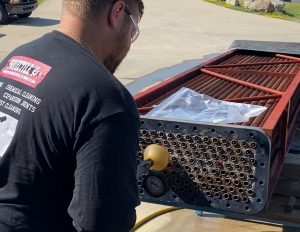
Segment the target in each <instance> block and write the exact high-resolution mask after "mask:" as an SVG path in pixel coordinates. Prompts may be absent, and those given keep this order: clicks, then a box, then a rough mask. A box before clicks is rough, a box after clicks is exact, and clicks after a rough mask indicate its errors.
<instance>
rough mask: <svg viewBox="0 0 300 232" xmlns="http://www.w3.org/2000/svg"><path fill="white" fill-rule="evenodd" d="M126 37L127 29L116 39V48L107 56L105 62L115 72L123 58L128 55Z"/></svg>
mask: <svg viewBox="0 0 300 232" xmlns="http://www.w3.org/2000/svg"><path fill="white" fill-rule="evenodd" d="M124 38H125V30H124V31H123V32H122V33H120V34H119V36H118V37H117V40H116V46H115V49H114V50H113V51H112V53H111V54H110V55H109V56H107V57H106V59H105V60H104V62H103V64H104V66H105V67H106V68H107V69H108V70H109V71H110V72H111V73H112V74H114V73H115V71H116V70H117V68H118V67H119V65H120V64H121V62H122V61H123V59H124V58H125V57H126V55H127V53H128V50H129V49H128V48H127V46H126V40H125V39H124Z"/></svg>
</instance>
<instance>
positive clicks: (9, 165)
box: [0, 31, 139, 232]
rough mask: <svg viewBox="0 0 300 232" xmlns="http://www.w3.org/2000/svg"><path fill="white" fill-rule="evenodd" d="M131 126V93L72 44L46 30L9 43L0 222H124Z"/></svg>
mask: <svg viewBox="0 0 300 232" xmlns="http://www.w3.org/2000/svg"><path fill="white" fill-rule="evenodd" d="M138 129H139V116H138V113H137V110H136V105H135V103H134V101H133V99H132V96H131V95H130V94H129V92H128V91H127V90H126V89H125V88H124V86H123V85H122V84H121V83H120V82H119V81H118V80H117V79H116V78H115V77H114V76H113V75H112V74H111V73H109V72H108V71H107V70H106V68H105V67H104V66H103V65H102V64H101V63H100V62H98V60H97V59H96V58H95V57H94V56H93V55H92V54H90V53H89V51H88V50H87V49H86V48H85V47H83V46H82V45H80V44H78V43H77V42H75V41H73V40H72V39H70V38H69V37H67V36H65V35H64V34H62V33H60V32H57V31H54V32H51V33H49V34H46V35H45V36H43V37H42V38H40V39H38V40H35V41H33V42H31V43H28V44H26V45H23V46H21V47H19V48H17V49H16V50H14V51H13V52H12V53H11V54H9V56H8V57H7V58H5V59H4V60H3V61H2V63H1V64H0V231H1V232H7V231H22V232H25V231H26V232H27V231H30V232H35V231H38V232H45V231H51V232H52V231H53V232H60V231H63V232H68V231H76V229H77V230H78V231H128V230H129V229H130V228H131V227H132V226H133V225H134V223H135V218H136V217H135V207H136V206H137V205H138V204H139V198H138V192H137V186H136V158H135V155H136V150H137V147H138ZM75 228H76V229H75Z"/></svg>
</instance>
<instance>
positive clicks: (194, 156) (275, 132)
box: [134, 50, 300, 214]
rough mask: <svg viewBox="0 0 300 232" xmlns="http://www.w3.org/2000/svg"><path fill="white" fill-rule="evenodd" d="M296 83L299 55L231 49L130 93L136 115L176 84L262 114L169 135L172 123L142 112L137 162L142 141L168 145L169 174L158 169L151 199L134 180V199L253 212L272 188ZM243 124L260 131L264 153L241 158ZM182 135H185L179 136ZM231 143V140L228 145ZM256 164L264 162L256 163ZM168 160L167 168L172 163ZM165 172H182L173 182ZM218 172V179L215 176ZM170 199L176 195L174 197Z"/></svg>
mask: <svg viewBox="0 0 300 232" xmlns="http://www.w3.org/2000/svg"><path fill="white" fill-rule="evenodd" d="M299 81H300V58H299V57H296V56H291V55H286V54H275V53H266V52H253V51H243V50H242V51H240V50H237V51H229V52H227V53H225V54H222V55H221V56H219V57H217V58H215V59H213V60H211V61H208V62H206V63H205V64H202V65H199V66H198V67H195V68H193V69H191V70H188V71H186V72H184V73H182V74H179V75H177V76H175V77H173V78H171V79H169V80H167V81H164V82H162V83H159V84H158V85H155V86H152V87H151V88H149V89H148V90H146V91H144V92H141V93H139V94H137V95H136V96H135V97H134V98H135V100H136V103H137V105H138V108H139V112H140V114H141V115H144V114H145V113H147V112H148V111H149V110H151V109H152V108H153V106H154V105H157V104H159V103H160V102H161V101H163V100H164V99H166V98H167V97H168V96H170V95H171V94H173V93H174V92H176V91H177V90H178V89H180V88H181V87H187V88H190V89H192V90H194V91H196V92H198V93H201V94H207V95H209V96H211V97H214V98H217V99H220V100H227V101H232V102H243V103H251V104H256V105H262V106H266V107H267V110H266V111H265V112H264V113H262V114H261V115H259V116H258V117H255V118H252V119H251V120H250V121H249V122H246V123H236V124H234V125H229V124H225V125H222V126H223V127H222V128H223V129H222V130H221V131H222V133H221V132H219V133H218V134H217V135H209V136H208V135H205V133H204V132H201V134H198V135H195V133H194V132H195V131H193V130H189V129H186V128H185V129H184V130H181V129H182V127H181V126H180V128H181V129H180V130H178V131H177V132H176V130H175V131H173V130H171V129H170V125H173V123H172V122H167V121H166V120H163V121H162V120H159V119H156V120H155V119H154V121H153V120H150V119H147V117H146V118H145V117H143V120H144V121H143V122H144V124H143V125H142V129H143V130H144V131H141V139H140V151H139V154H140V156H139V157H138V159H141V154H142V152H143V149H144V148H145V146H146V145H147V144H151V143H158V144H160V145H162V146H165V147H167V148H168V151H169V154H170V164H169V169H171V172H170V173H164V174H162V173H160V174H158V176H159V178H161V179H163V180H164V181H162V182H163V183H165V184H166V186H168V188H169V190H168V191H166V193H164V195H163V196H160V197H157V198H155V197H153V196H151V194H150V195H149V194H148V193H147V188H146V189H143V186H144V183H143V180H144V179H143V180H141V181H140V183H139V185H140V188H141V199H142V200H145V201H150V202H157V203H161V204H171V205H174V204H175V205H176V204H179V205H180V206H181V207H186V208H197V207H212V208H215V209H220V210H227V211H234V212H240V213H246V214H256V213H257V212H259V211H261V210H262V209H263V208H264V206H265V205H266V204H267V202H268V200H269V199H270V197H271V195H272V193H273V191H274V188H275V185H276V183H277V180H278V176H279V173H280V170H281V168H282V165H283V160H284V156H285V154H286V152H287V149H288V147H289V141H290V140H291V138H292V137H293V134H294V132H295V121H296V120H295V119H296V115H297V114H298V112H299V109H300V108H299V107H298V106H299V104H300V90H299V88H298V87H299ZM174 123H175V126H176V125H177V126H178V125H179V124H180V125H183V124H184V123H183V122H177V124H176V122H174ZM178 123H179V124H178ZM182 123H183V124H182ZM184 125H185V124H184ZM187 125H189V126H190V127H192V128H193V127H195V126H193V125H195V123H194V122H187ZM189 126H187V127H189ZM197 127H201V128H202V130H203V131H205V128H211V125H209V124H205V123H202V124H201V126H199V125H198V126H197ZM231 127H236V128H237V129H236V130H238V131H239V132H238V133H235V136H236V137H234V139H233V138H232V137H231V135H230V133H231V132H230V131H233V130H231V129H230V128H231ZM216 128H219V127H218V126H217V125H215V127H214V128H213V129H214V130H215V131H216V130H217V129H216ZM238 128H240V130H239V129H238ZM250 128H252V129H253V128H256V129H257V130H260V131H262V132H264V133H265V138H264V139H261V138H260V139H261V141H260V142H259V146H260V147H262V148H263V149H265V151H263V150H256V149H254V150H253V149H252V150H251V149H250V150H251V151H250V153H251V154H255V155H254V156H253V157H247V154H246V153H247V151H248V152H249V149H247V148H246V147H244V145H243V144H248V145H249V144H251V141H252V140H253V139H252V138H251V137H247V138H243V136H245V135H249V133H248V130H249V129H250ZM209 130H210V129H209ZM219 131H220V129H219ZM224 131H227V132H226V133H225V132H224ZM157 132H159V133H160V135H159V134H157ZM143 133H144V134H143ZM168 135H170V136H171V135H173V136H175V137H174V138H176V136H179V137H180V138H177V140H178V139H179V140H180V141H177V140H176V139H175V140H176V141H175V140H174V141H170V138H169V137H168ZM195 136H197V137H198V138H199V140H197V141H195V139H193V138H194V137H195ZM185 137H189V138H188V139H183V138H185ZM204 140H207V141H204ZM222 141H227V142H228V146H227V147H226V144H225V143H222ZM233 141H234V143H235V144H233V143H232V142H233ZM249 141H250V142H249ZM258 141H259V140H257V144H258ZM219 143H220V144H219ZM266 149H267V150H268V151H267V152H266ZM261 151H262V153H261ZM265 154H266V155H265ZM244 155H245V157H244ZM261 159H263V160H261ZM245 160H246V163H245ZM174 163H176V164H174ZM262 163H263V164H264V167H262V166H260V164H262ZM173 164H174V165H175V166H172V165H173ZM261 168H265V169H264V170H268V171H267V172H265V173H263V174H262V172H260V171H259V170H261ZM173 169H174V170H175V171H176V173H177V172H178V173H179V172H180V171H182V172H184V173H185V175H184V177H183V179H184V180H182V181H183V182H182V181H179V184H178V185H177V186H175V187H174V186H173V185H172V184H170V183H171V182H170V183H169V182H168V179H172V172H174V170H173ZM246 169H247V170H248V171H247V170H246ZM191 170H192V171H191ZM249 170H250V174H249ZM221 172H222V174H223V176H222V175H220V173H221ZM152 174H154V175H156V174H157V173H152ZM217 175H220V176H217ZM249 176H250V177H251V178H250V180H249ZM207 177H209V180H207ZM199 178H200V179H199ZM146 179H147V178H146ZM241 179H244V181H241ZM259 180H260V181H261V182H260V181H259ZM185 182H186V184H184V183H185ZM245 183H246V185H245ZM257 183H263V185H261V186H260V187H257V186H259V184H258V185H255V184H257ZM247 184H249V186H250V188H249V186H248V185H247ZM172 186H173V187H172ZM251 186H252V187H251ZM254 186H256V187H255V188H254ZM195 188H196V190H197V191H198V193H199V191H200V193H201V194H200V195H198V197H196V196H195V193H194V192H195V191H194V192H193V191H192V190H193V189H194V190H195ZM180 189H181V190H182V189H184V190H185V191H184V192H185V193H184V194H182V195H181V196H180V195H177V194H176V191H179V192H180ZM186 191H187V193H186ZM189 191H190V194H189ZM197 191H196V192H197ZM173 196H177V198H176V199H174V197H173ZM172 197H173V198H172ZM193 200H194V202H193ZM207 203H209V204H208V205H209V206H207Z"/></svg>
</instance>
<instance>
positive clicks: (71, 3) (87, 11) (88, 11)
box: [63, 0, 144, 19]
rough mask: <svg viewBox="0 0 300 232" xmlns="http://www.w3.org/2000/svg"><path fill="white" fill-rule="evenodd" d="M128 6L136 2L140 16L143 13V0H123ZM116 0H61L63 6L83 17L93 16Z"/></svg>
mask: <svg viewBox="0 0 300 232" xmlns="http://www.w3.org/2000/svg"><path fill="white" fill-rule="evenodd" d="M124 1H125V2H126V3H127V4H129V6H132V5H134V3H135V4H138V8H139V13H140V18H142V16H143V13H144V3H143V0H124ZM115 2H116V0H63V7H64V8H65V9H67V10H68V11H70V12H71V13H73V14H75V15H78V16H80V17H82V18H84V19H88V18H90V19H93V18H95V17H96V16H97V15H98V14H99V12H101V10H104V9H105V7H106V6H108V5H112V4H114V3H115Z"/></svg>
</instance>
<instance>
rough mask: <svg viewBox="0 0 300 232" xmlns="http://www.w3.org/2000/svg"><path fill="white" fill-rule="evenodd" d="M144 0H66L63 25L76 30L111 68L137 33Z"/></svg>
mask: <svg viewBox="0 0 300 232" xmlns="http://www.w3.org/2000/svg"><path fill="white" fill-rule="evenodd" d="M143 12H144V5H143V2H142V0H63V19H62V23H61V27H63V28H64V29H66V30H68V31H71V30H72V33H76V35H77V36H79V37H80V38H81V39H82V40H83V41H84V42H85V43H86V44H88V45H89V47H90V48H91V50H93V52H94V53H95V55H96V56H97V57H98V58H99V59H100V60H101V61H102V62H103V64H104V65H105V66H106V67H107V68H108V69H109V70H110V71H111V72H112V73H114V71H115V70H116V68H117V67H118V65H119V64H120V63H121V61H122V60H123V59H124V57H125V56H126V55H127V53H128V51H129V49H130V45H131V43H132V42H133V41H134V40H135V39H136V38H137V36H138V32H139V31H138V27H137V24H138V22H139V21H140V19H141V17H142V15H143Z"/></svg>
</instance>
